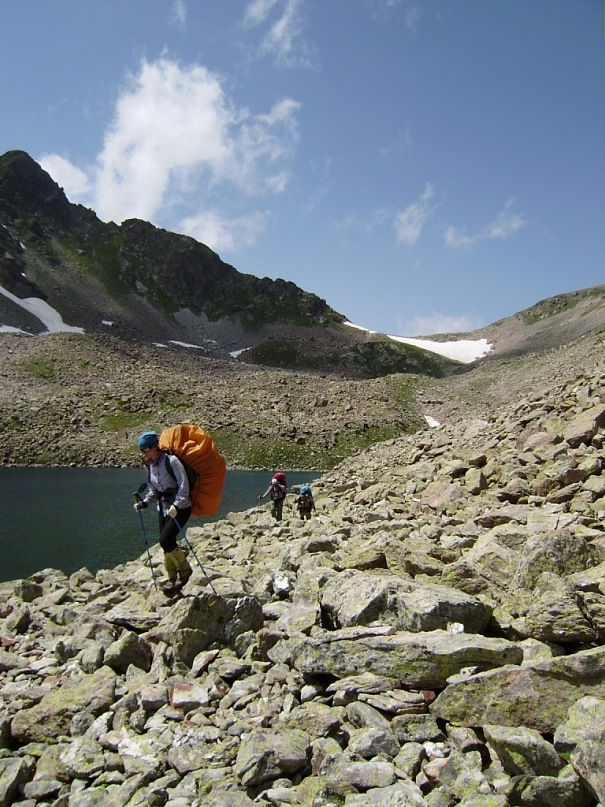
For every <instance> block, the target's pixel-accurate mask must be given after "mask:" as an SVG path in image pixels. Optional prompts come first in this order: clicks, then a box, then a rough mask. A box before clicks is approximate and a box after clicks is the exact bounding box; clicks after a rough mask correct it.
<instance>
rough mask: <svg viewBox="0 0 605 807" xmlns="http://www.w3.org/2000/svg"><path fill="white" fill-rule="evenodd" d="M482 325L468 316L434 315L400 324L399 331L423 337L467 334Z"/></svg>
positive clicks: (415, 318) (413, 318) (419, 317)
mask: <svg viewBox="0 0 605 807" xmlns="http://www.w3.org/2000/svg"><path fill="white" fill-rule="evenodd" d="M481 325H482V323H481V322H479V321H478V320H477V319H476V318H475V317H470V316H468V315H467V314H462V315H459V316H458V315H452V314H438V313H433V314H429V315H428V316H416V317H412V318H411V319H407V320H404V321H402V322H401V323H399V325H398V330H399V332H400V333H402V334H406V335H407V336H421V335H426V334H439V333H466V332H468V331H474V330H475V329H476V328H479V327H480V326H481Z"/></svg>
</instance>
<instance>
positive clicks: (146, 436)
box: [139, 432, 160, 451]
mask: <svg viewBox="0 0 605 807" xmlns="http://www.w3.org/2000/svg"><path fill="white" fill-rule="evenodd" d="M159 442H160V438H159V437H158V434H157V432H143V433H142V434H139V448H140V450H141V451H143V450H144V449H146V448H153V447H154V446H157V445H158V443H159Z"/></svg>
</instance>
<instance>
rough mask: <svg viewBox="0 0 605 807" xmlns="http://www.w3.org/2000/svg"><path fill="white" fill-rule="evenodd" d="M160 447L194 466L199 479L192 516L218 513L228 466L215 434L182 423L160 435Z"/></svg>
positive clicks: (194, 494)
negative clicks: (216, 441) (216, 442)
mask: <svg viewBox="0 0 605 807" xmlns="http://www.w3.org/2000/svg"><path fill="white" fill-rule="evenodd" d="M160 448H161V449H163V450H164V451H166V450H170V451H172V452H173V453H174V454H176V455H177V457H179V459H181V460H183V461H184V462H186V463H187V464H188V465H190V466H191V467H192V468H193V469H194V471H196V473H197V479H196V480H195V484H194V485H193V490H191V491H190V498H191V515H193V516H214V515H216V514H217V512H218V509H219V507H220V504H221V496H222V493H223V485H224V483H225V475H226V473H227V467H226V463H225V458H224V457H223V455H222V454H221V453H220V452H219V451H218V449H217V448H216V446H215V445H214V442H213V440H212V437H210V435H209V434H206V432H205V431H204V430H203V429H202V428H201V427H200V426H193V425H192V424H190V423H179V425H178V426H172V427H171V428H169V429H164V431H163V432H162V433H161V434H160Z"/></svg>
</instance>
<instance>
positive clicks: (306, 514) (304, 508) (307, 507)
mask: <svg viewBox="0 0 605 807" xmlns="http://www.w3.org/2000/svg"><path fill="white" fill-rule="evenodd" d="M295 502H296V509H297V510H298V514H299V515H300V517H301V519H302V520H303V521H304V520H305V519H307V521H308V520H309V519H310V518H311V512H312V511H313V510H315V509H316V507H315V502H314V501H313V493H312V491H311V486H310V485H303V486H302V488H301V489H300V492H299V494H298V496H297V497H296V499H295Z"/></svg>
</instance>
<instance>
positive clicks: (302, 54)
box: [244, 0, 310, 67]
mask: <svg viewBox="0 0 605 807" xmlns="http://www.w3.org/2000/svg"><path fill="white" fill-rule="evenodd" d="M302 6H303V0H252V2H251V3H250V4H249V5H248V7H247V9H246V13H245V16H244V22H245V24H247V25H248V26H251V27H256V26H259V25H263V24H265V23H269V17H270V15H271V12H272V11H273V10H274V9H275V10H276V12H277V18H276V19H274V21H273V22H272V23H270V27H269V30H268V31H267V33H266V34H265V35H264V37H263V39H262V41H261V44H260V46H259V53H260V55H261V56H267V55H268V56H273V57H275V61H276V62H277V64H278V65H279V66H281V67H308V66H309V64H310V59H309V47H308V45H307V44H306V42H304V40H302V39H301V35H302V32H303V29H304V22H303V18H302Z"/></svg>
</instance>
